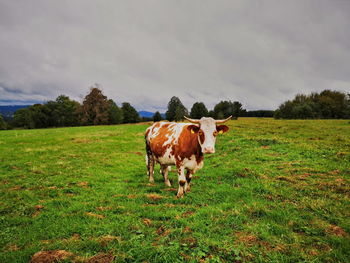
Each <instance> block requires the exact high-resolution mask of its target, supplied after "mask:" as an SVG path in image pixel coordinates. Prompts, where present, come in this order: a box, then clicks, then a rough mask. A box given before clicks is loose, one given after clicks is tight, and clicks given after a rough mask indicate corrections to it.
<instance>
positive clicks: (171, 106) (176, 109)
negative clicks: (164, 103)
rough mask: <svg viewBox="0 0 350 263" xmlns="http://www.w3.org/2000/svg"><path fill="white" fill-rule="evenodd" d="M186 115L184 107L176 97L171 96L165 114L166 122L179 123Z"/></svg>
mask: <svg viewBox="0 0 350 263" xmlns="http://www.w3.org/2000/svg"><path fill="white" fill-rule="evenodd" d="M187 114H188V111H187V109H186V107H185V106H184V105H183V104H182V102H181V100H180V99H179V98H178V97H175V96H173V97H172V98H171V99H170V101H169V103H168V110H167V112H166V113H165V115H166V118H167V120H168V121H174V120H175V121H180V120H183V118H184V116H185V115H187Z"/></svg>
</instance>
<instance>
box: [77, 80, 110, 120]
mask: <svg viewBox="0 0 350 263" xmlns="http://www.w3.org/2000/svg"><path fill="white" fill-rule="evenodd" d="M109 106H110V105H109V103H108V100H107V97H106V96H105V95H103V94H102V90H101V89H100V87H99V85H97V84H95V86H93V87H91V88H90V93H89V94H88V95H86V97H85V98H84V101H83V104H82V105H81V107H80V109H79V110H78V113H79V115H80V121H81V123H82V124H83V125H101V124H107V123H108V117H109V113H108V111H109Z"/></svg>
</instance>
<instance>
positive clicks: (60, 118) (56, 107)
mask: <svg viewBox="0 0 350 263" xmlns="http://www.w3.org/2000/svg"><path fill="white" fill-rule="evenodd" d="M44 106H46V107H47V108H48V112H49V124H48V126H50V127H52V126H54V127H67V126H76V125H78V124H79V119H78V114H77V111H78V109H79V107H80V104H79V102H77V101H74V100H71V99H70V98H69V97H68V96H66V95H60V96H58V97H57V98H56V100H55V101H48V102H47V103H46V104H45V105H44Z"/></svg>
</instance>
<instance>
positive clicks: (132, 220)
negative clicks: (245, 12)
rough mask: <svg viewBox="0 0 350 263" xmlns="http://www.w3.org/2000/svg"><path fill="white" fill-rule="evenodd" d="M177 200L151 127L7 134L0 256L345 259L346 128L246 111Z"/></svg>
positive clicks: (349, 228)
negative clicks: (153, 156) (152, 144)
mask: <svg viewBox="0 0 350 263" xmlns="http://www.w3.org/2000/svg"><path fill="white" fill-rule="evenodd" d="M229 126H230V128H231V130H230V131H229V132H228V133H227V134H224V135H222V136H220V137H219V138H218V140H217V144H216V153H215V154H214V155H209V156H206V157H205V164H204V167H203V169H202V170H200V171H198V173H197V174H196V175H195V176H194V178H193V180H192V181H193V186H192V191H191V193H189V194H187V195H186V196H185V198H183V199H177V198H176V197H175V195H176V188H177V184H176V181H177V177H176V174H175V173H174V170H175V169H173V171H172V172H171V173H170V178H171V180H172V182H174V183H173V187H172V188H168V187H166V186H165V185H164V184H163V182H162V176H161V175H160V174H159V171H158V169H157V171H156V174H155V179H156V183H155V184H154V185H153V184H149V183H148V180H147V176H146V166H145V160H144V155H145V154H144V137H143V134H144V131H145V129H146V127H148V125H147V124H136V125H119V126H98V127H75V128H60V129H42V130H11V131H0V194H1V198H0V229H1V231H0V262H11V263H12V262H28V261H29V260H30V258H31V257H32V255H33V254H34V253H36V252H38V251H40V250H44V251H46V250H54V249H61V250H66V251H69V252H72V253H73V254H74V255H73V256H72V257H71V259H67V260H66V262H84V261H86V259H88V258H89V257H92V256H94V255H96V254H98V253H107V254H112V255H114V256H115V259H114V262H183V261H188V262H350V235H349V234H350V219H349V218H350V202H349V201H350V179H349V178H350V153H349V151H350V150H349V149H350V125H349V121H346V120H306V121H304V120H291V121H285V120H284V121H283V120H272V119H253V118H240V119H238V120H237V121H231V122H230V123H229Z"/></svg>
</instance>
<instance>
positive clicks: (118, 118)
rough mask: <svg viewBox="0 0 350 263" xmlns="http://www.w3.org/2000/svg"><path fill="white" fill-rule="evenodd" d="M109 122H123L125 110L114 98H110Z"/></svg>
mask: <svg viewBox="0 0 350 263" xmlns="http://www.w3.org/2000/svg"><path fill="white" fill-rule="evenodd" d="M108 104H109V108H108V123H109V124H119V123H122V122H123V111H122V109H121V108H119V107H118V105H117V104H116V103H115V102H114V101H113V100H112V99H110V100H108Z"/></svg>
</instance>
